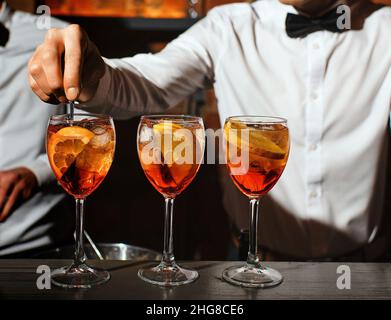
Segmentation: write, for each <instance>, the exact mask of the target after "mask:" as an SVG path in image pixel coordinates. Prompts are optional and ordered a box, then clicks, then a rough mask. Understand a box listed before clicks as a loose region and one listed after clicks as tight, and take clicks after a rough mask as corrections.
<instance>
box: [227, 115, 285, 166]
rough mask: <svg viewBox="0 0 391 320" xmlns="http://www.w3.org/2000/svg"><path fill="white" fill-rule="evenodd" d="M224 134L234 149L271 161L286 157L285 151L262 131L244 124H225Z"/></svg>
mask: <svg viewBox="0 0 391 320" xmlns="http://www.w3.org/2000/svg"><path fill="white" fill-rule="evenodd" d="M224 134H225V137H226V139H228V142H229V143H230V144H235V145H236V148H238V149H243V150H247V151H249V152H250V153H252V154H253V155H259V156H261V157H266V158H271V159H283V158H284V157H285V155H286V151H284V150H283V149H282V148H281V147H280V146H279V145H278V144H276V143H275V142H274V141H273V140H272V139H271V138H270V137H269V136H267V135H266V134H265V133H264V132H263V131H262V130H257V129H251V128H249V127H248V126H247V125H245V124H241V123H234V122H232V123H227V124H226V126H225V130H224Z"/></svg>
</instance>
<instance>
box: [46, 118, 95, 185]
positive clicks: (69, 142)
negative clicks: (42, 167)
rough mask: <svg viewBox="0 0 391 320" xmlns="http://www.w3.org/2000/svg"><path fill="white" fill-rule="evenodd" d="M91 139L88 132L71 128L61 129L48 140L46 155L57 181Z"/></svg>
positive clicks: (79, 128) (75, 127)
mask: <svg viewBox="0 0 391 320" xmlns="http://www.w3.org/2000/svg"><path fill="white" fill-rule="evenodd" d="M93 137H94V133H93V132H91V131H90V130H88V129H86V128H82V127H78V126H73V127H65V128H62V129H60V130H59V131H57V132H56V133H55V134H54V135H53V136H51V137H50V138H49V141H48V155H49V158H50V163H51V165H52V168H53V171H54V174H55V175H56V177H57V179H61V177H62V175H63V174H64V173H65V172H66V171H67V170H68V169H69V167H70V166H71V165H72V164H73V163H74V162H75V160H76V158H77V156H78V155H79V154H80V153H81V152H82V151H83V150H84V148H85V147H86V146H87V144H88V143H89V142H90V141H91V139H92V138H93Z"/></svg>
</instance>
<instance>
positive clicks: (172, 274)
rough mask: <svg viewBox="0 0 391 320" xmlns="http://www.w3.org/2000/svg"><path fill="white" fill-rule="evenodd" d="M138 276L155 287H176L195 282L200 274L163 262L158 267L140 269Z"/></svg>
mask: <svg viewBox="0 0 391 320" xmlns="http://www.w3.org/2000/svg"><path fill="white" fill-rule="evenodd" d="M138 276H139V278H141V279H142V280H144V281H146V282H149V283H152V284H154V285H158V286H164V287H176V286H180V285H183V284H188V283H191V282H193V281H195V280H196V279H197V278H198V272H197V271H195V270H192V269H187V268H182V267H180V266H178V265H177V264H176V263H175V262H174V263H172V264H170V265H167V264H165V263H163V262H162V263H160V264H159V265H158V266H154V267H146V268H142V269H140V270H139V271H138Z"/></svg>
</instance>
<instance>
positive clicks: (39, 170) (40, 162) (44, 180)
mask: <svg viewBox="0 0 391 320" xmlns="http://www.w3.org/2000/svg"><path fill="white" fill-rule="evenodd" d="M23 167H25V168H27V169H29V170H31V171H32V172H33V173H34V175H35V177H36V178H37V181H38V186H39V187H42V186H45V185H47V184H49V183H51V182H54V181H55V180H56V178H55V177H54V174H53V171H52V169H51V168H50V164H49V160H48V157H47V155H46V153H44V154H41V155H39V156H38V158H37V159H35V160H34V161H33V162H31V163H27V164H24V165H23Z"/></svg>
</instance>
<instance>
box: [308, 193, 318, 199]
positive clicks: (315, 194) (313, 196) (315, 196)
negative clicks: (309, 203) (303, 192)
mask: <svg viewBox="0 0 391 320" xmlns="http://www.w3.org/2000/svg"><path fill="white" fill-rule="evenodd" d="M318 196H319V193H318V192H317V191H311V192H310V198H311V199H315V198H317V197H318Z"/></svg>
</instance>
